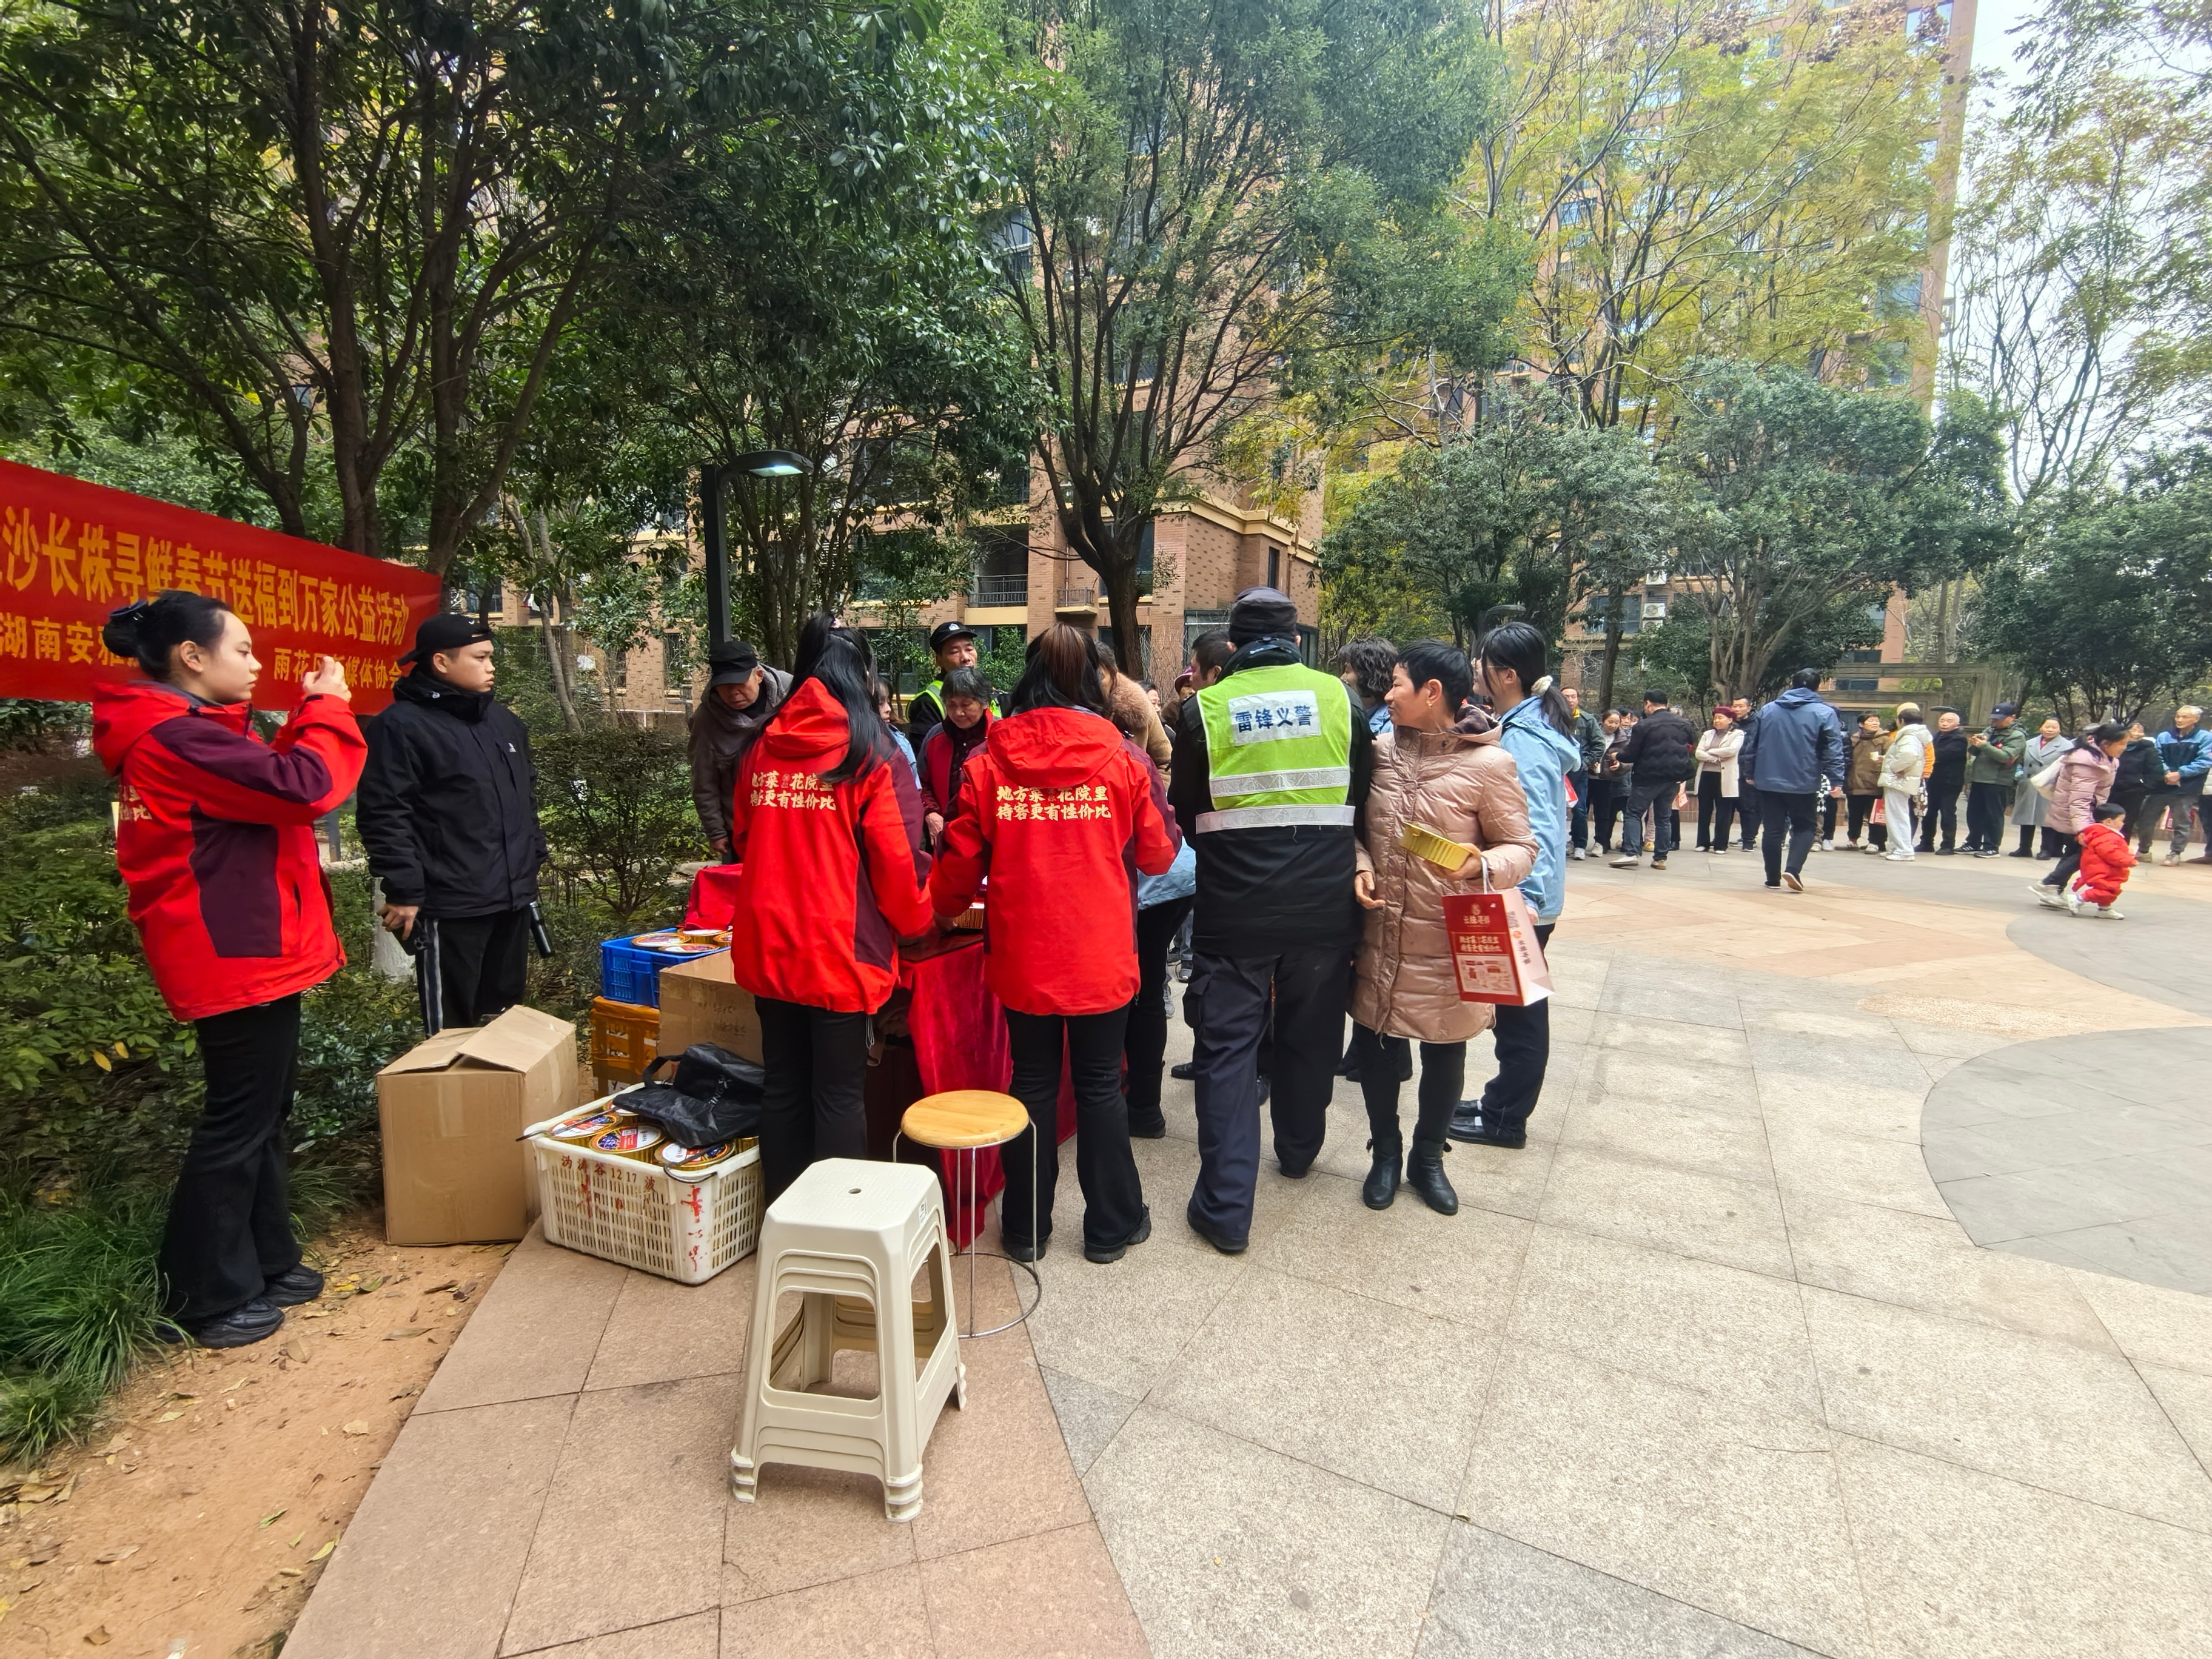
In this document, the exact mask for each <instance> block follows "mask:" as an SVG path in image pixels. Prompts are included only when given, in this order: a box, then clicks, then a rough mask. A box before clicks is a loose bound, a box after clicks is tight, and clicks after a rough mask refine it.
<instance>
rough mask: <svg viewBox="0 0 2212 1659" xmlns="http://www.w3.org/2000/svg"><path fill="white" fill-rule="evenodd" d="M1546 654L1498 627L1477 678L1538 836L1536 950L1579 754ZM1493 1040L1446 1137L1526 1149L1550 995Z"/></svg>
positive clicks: (1547, 929)
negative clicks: (1494, 1066)
mask: <svg viewBox="0 0 2212 1659" xmlns="http://www.w3.org/2000/svg"><path fill="white" fill-rule="evenodd" d="M1546 654H1547V653H1546V651H1545V648H1544V636H1543V635H1542V634H1541V633H1539V632H1538V631H1537V629H1535V628H1534V626H1533V625H1532V624H1530V623H1524V622H1510V623H1501V624H1499V625H1498V627H1496V628H1493V629H1491V630H1490V633H1489V635H1487V636H1486V638H1485V639H1484V640H1483V641H1482V659H1481V662H1482V679H1483V684H1486V685H1487V686H1488V687H1489V688H1490V701H1491V706H1492V708H1502V709H1504V711H1505V714H1504V720H1502V721H1501V722H1500V729H1499V732H1498V742H1499V744H1501V745H1503V747H1504V750H1505V752H1506V753H1507V754H1509V755H1510V756H1512V757H1513V763H1514V764H1515V765H1516V766H1517V767H1518V768H1519V769H1520V772H1521V793H1522V794H1523V795H1524V796H1526V797H1527V798H1528V830H1529V833H1530V834H1531V835H1533V836H1534V837H1535V840H1536V863H1535V867H1534V868H1533V869H1531V870H1530V871H1529V872H1528V879H1527V880H1525V881H1523V882H1522V884H1521V896H1522V898H1524V899H1526V900H1528V908H1529V909H1530V911H1531V912H1533V913H1534V915H1535V918H1536V942H1537V944H1538V945H1541V946H1548V945H1550V944H1551V942H1552V929H1553V927H1557V926H1558V925H1559V912H1560V911H1561V910H1562V909H1563V908H1565V905H1566V902H1567V825H1568V821H1569V809H1568V806H1567V781H1566V775H1567V774H1568V773H1569V772H1571V771H1572V770H1573V769H1575V766H1576V764H1577V761H1578V760H1579V758H1580V755H1581V749H1580V745H1578V744H1577V743H1576V742H1575V740H1574V736H1573V732H1574V714H1573V712H1572V711H1571V710H1570V709H1569V708H1568V707H1567V700H1566V699H1565V697H1563V696H1560V695H1559V687H1558V686H1557V685H1555V684H1553V680H1552V676H1551V671H1550V670H1549V669H1548V667H1547V665H1546V662H1545V658H1546ZM1662 810H1663V809H1662ZM1725 834H1726V831H1725V829H1723V836H1724V837H1725ZM1496 1042H1497V1050H1498V1074H1497V1075H1496V1076H1495V1077H1493V1078H1492V1079H1490V1082H1489V1084H1488V1085H1487V1086H1486V1087H1485V1089H1484V1090H1483V1091H1482V1096H1481V1098H1480V1099H1479V1100H1466V1101H1462V1102H1461V1103H1460V1106H1459V1109H1458V1110H1457V1111H1455V1112H1454V1113H1453V1114H1452V1122H1451V1131H1450V1133H1451V1137H1452V1139H1455V1140H1465V1141H1471V1142H1474V1143H1476V1144H1478V1145H1480V1146H1509V1147H1510V1146H1527V1145H1528V1115H1529V1113H1531V1112H1533V1111H1534V1110H1535V1109H1536V1097H1537V1096H1538V1095H1540V1094H1541V1093H1542V1092H1543V1089H1544V1073H1545V1071H1546V1069H1547V1067H1548V1066H1550V1064H1551V1060H1552V1005H1551V1002H1550V1001H1549V1000H1545V1001H1542V1002H1539V1003H1535V1004H1533V1005H1532V1006H1528V1007H1526V1008H1512V1007H1500V1008H1499V1009H1498V1033H1497V1039H1496Z"/></svg>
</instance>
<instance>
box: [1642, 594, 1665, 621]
mask: <svg viewBox="0 0 2212 1659" xmlns="http://www.w3.org/2000/svg"><path fill="white" fill-rule="evenodd" d="M1666 620H1667V601H1666V600H1664V599H1646V600H1644V621H1646V622H1665V621H1666Z"/></svg>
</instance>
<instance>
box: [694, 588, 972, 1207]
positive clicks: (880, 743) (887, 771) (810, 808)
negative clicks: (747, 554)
mask: <svg viewBox="0 0 2212 1659" xmlns="http://www.w3.org/2000/svg"><path fill="white" fill-rule="evenodd" d="M809 629H810V632H809V635H806V636H803V637H804V640H805V643H804V644H803V645H802V647H801V656H802V660H801V662H800V664H799V670H798V678H797V679H796V680H795V682H794V684H793V686H792V689H791V694H790V695H789V696H787V697H786V698H785V699H784V701H783V705H782V707H781V708H778V709H777V710H776V711H775V717H774V718H773V719H772V720H769V723H768V725H767V726H766V727H765V728H764V729H763V731H762V732H761V735H760V740H759V741H758V742H757V743H755V744H753V746H752V747H751V749H750V750H747V751H746V754H745V759H744V766H743V767H742V768H741V769H739V771H738V787H737V795H736V798H735V799H733V800H732V802H731V804H730V856H731V857H732V858H733V859H736V860H739V861H740V862H742V864H743V866H744V869H743V870H742V872H740V873H739V875H738V898H737V909H736V913H735V915H733V916H732V919H731V924H730V927H731V936H730V964H731V970H732V974H733V975H734V976H735V977H736V979H737V981H738V984H740V985H742V986H744V987H745V989H747V990H748V991H750V992H751V993H752V994H753V1001H754V1005H755V1006H756V1008H757V1010H758V1012H759V1015H760V1024H761V1063H762V1067H763V1070H764V1071H765V1072H766V1073H767V1084H766V1088H765V1090H764V1091H763V1100H762V1109H761V1136H760V1141H761V1146H760V1150H761V1176H762V1181H763V1185H764V1187H765V1189H766V1196H767V1198H768V1199H769V1200H774V1199H775V1197H776V1196H777V1195H778V1194H781V1192H782V1191H783V1189H784V1188H787V1187H788V1186H789V1185H791V1183H792V1182H793V1181H795V1180H797V1179H798V1178H799V1175H800V1174H801V1172H803V1171H804V1170H805V1169H806V1167H807V1165H809V1164H812V1163H813V1162H814V1161H815V1160H816V1159H817V1158H865V1157H866V1156H867V1122H866V1112H865V1110H864V1109H863V1106H862V1103H861V1090H862V1086H863V1085H864V1084H865V1082H866V1078H867V1066H868V1021H869V1016H870V1015H872V1014H873V1013H874V1012H876V1010H878V1008H880V1007H882V1006H884V1002H885V1000H888V999H889V997H890V994H891V987H892V986H893V985H894V984H895V983H896V980H897V973H898V941H899V940H900V939H911V938H914V937H915V935H917V934H920V933H923V932H925V931H926V930H927V928H928V927H929V904H928V901H927V899H926V898H925V897H924V896H923V892H922V883H923V881H924V880H925V879H926V878H927V876H928V874H929V857H928V854H926V853H924V852H923V851H922V850H921V813H920V811H919V810H918V806H919V798H918V797H915V792H914V779H913V775H911V774H910V773H908V771H907V769H906V763H905V761H904V760H902V758H900V757H899V754H898V751H897V750H896V749H894V748H893V747H892V746H891V734H890V728H888V727H887V726H884V722H883V720H881V718H880V717H878V714H877V713H876V706H875V702H874V699H873V697H872V695H871V692H870V684H869V683H870V680H871V678H872V671H871V665H870V663H869V659H868V653H867V648H866V645H865V644H864V643H863V642H862V641H860V640H858V639H856V638H855V637H854V634H853V632H852V631H851V630H850V629H834V628H820V629H816V628H814V627H813V625H812V624H809ZM901 781H903V782H904V785H905V791H904V794H905V796H906V797H909V798H913V799H914V803H915V807H916V810H915V811H914V812H913V814H912V816H911V817H909V815H908V811H907V810H906V806H905V805H903V804H902V792H901V790H900V787H899V785H900V782H901Z"/></svg>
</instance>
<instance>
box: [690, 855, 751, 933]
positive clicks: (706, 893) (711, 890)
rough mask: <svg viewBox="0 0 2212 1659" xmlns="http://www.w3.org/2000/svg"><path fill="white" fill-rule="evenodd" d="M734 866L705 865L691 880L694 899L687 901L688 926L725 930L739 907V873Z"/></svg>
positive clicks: (692, 897)
mask: <svg viewBox="0 0 2212 1659" xmlns="http://www.w3.org/2000/svg"><path fill="white" fill-rule="evenodd" d="M740 867H741V866H738V865H734V864H709V865H705V866H702V867H701V868H700V870H699V871H698V872H697V873H696V874H695V875H694V876H693V877H692V878H691V896H690V898H689V899H688V900H686V901H685V902H684V926H685V927H712V928H723V927H728V926H729V925H730V917H731V916H732V915H734V914H735V913H736V910H737V908H738V870H739V868H740Z"/></svg>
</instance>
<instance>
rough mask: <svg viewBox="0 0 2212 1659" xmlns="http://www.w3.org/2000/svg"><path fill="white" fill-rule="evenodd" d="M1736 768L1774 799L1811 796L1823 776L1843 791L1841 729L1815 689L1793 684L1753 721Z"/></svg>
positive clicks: (1842, 742) (1834, 714)
mask: <svg viewBox="0 0 2212 1659" xmlns="http://www.w3.org/2000/svg"><path fill="white" fill-rule="evenodd" d="M1749 726H1750V729H1749V730H1748V731H1747V732H1745V733H1744V735H1743V748H1742V750H1741V752H1740V753H1739V754H1738V755H1737V756H1736V767H1737V769H1738V771H1739V772H1740V773H1741V775H1742V777H1743V779H1744V781H1746V782H1747V783H1750V784H1752V785H1753V786H1754V787H1758V788H1760V789H1765V790H1770V791H1771V792H1772V793H1776V794H1778V795H1809V794H1812V793H1814V792H1815V791H1817V790H1818V789H1819V788H1820V779H1821V778H1822V777H1823V776H1824V775H1825V776H1826V778H1827V780H1828V781H1829V783H1831V784H1832V785H1833V786H1834V787H1836V788H1838V789H1841V788H1842V787H1844V728H1843V725H1842V723H1841V722H1840V721H1838V720H1837V719H1836V711H1835V710H1834V709H1832V708H1829V707H1828V705H1827V704H1826V703H1825V702H1822V701H1821V700H1820V693H1819V692H1818V691H1814V690H1807V689H1806V688H1804V687H1802V686H1792V687H1791V688H1790V690H1787V691H1784V693H1783V694H1782V695H1781V696H1778V697H1777V698H1776V699H1775V700H1774V701H1773V702H1770V703H1768V704H1767V705H1766V707H1765V708H1762V709H1760V710H1759V712H1758V713H1757V714H1753V716H1752V717H1751V720H1750V721H1749Z"/></svg>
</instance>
